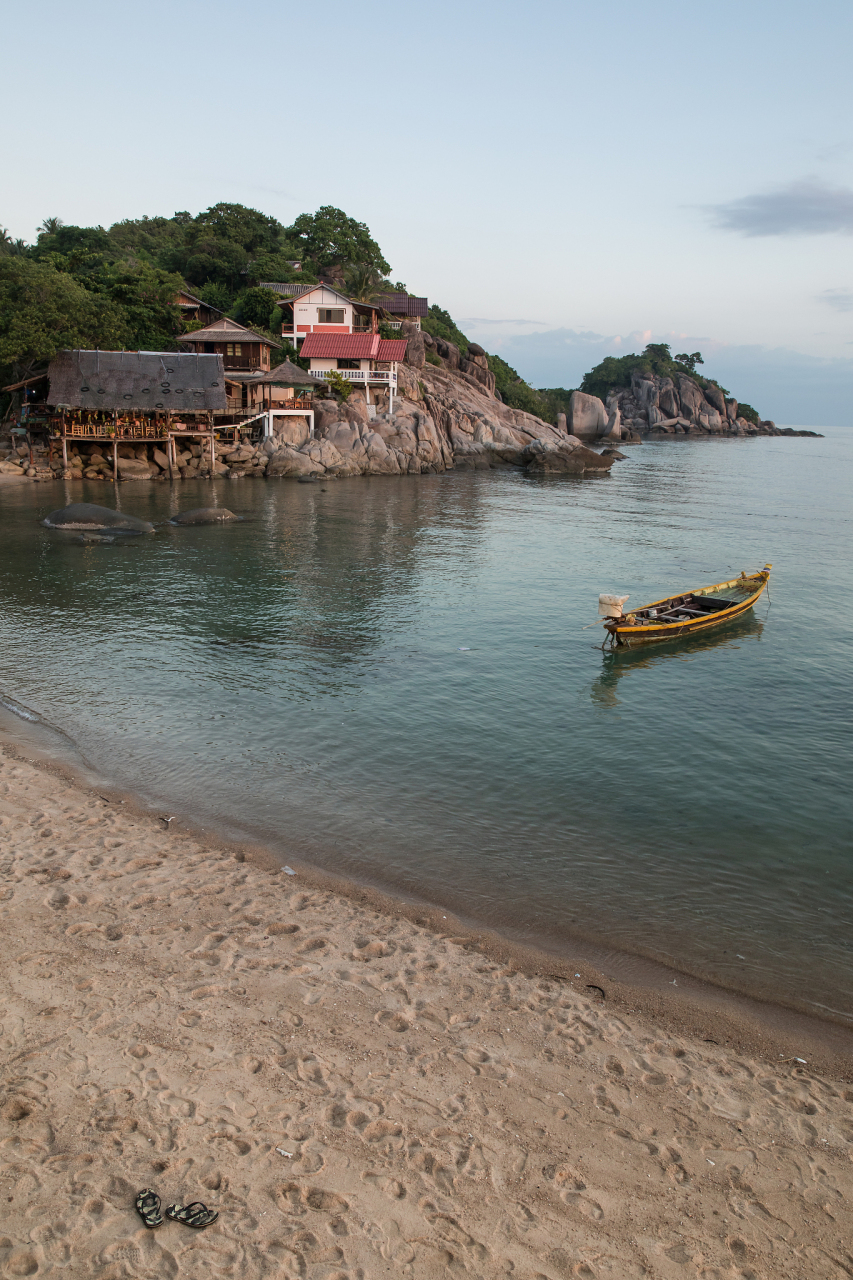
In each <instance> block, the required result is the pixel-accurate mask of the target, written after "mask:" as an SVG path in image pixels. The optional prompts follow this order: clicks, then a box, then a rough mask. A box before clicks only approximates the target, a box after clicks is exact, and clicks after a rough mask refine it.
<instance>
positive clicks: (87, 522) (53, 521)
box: [42, 502, 154, 533]
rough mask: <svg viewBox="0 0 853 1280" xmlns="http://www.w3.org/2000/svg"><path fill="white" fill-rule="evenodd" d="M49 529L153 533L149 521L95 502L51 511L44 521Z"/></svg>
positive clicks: (79, 503) (75, 504)
mask: <svg viewBox="0 0 853 1280" xmlns="http://www.w3.org/2000/svg"><path fill="white" fill-rule="evenodd" d="M42 523H43V524H45V525H47V527H48V529H119V530H121V531H123V532H124V533H153V532H154V526H153V524H151V522H150V521H149V520H138V519H137V518H136V516H127V515H125V514H124V512H123V511H113V510H112V508H111V507H99V506H96V504H95V503H94V502H72V503H71V506H70V507H63V508H62V510H61V511H51V513H50V515H49V516H47V517H46V518H45V519H44V520H43V521H42Z"/></svg>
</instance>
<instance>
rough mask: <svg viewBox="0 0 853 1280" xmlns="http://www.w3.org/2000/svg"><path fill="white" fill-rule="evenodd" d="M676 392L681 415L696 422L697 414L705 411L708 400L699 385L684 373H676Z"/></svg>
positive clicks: (697, 419)
mask: <svg viewBox="0 0 853 1280" xmlns="http://www.w3.org/2000/svg"><path fill="white" fill-rule="evenodd" d="M678 394H679V397H680V399H681V412H682V415H683V416H684V417H685V418H687V419H688V420H689V421H690V422H698V421H699V415H700V414H701V413H703V412H704V413H707V411H708V402H707V401H706V399H705V397H704V396H703V395H702V389H701V387H700V386H699V384H698V383H696V382H694V381H693V379H692V378H688V377H687V375H686V374H684V373H681V374H679V375H678Z"/></svg>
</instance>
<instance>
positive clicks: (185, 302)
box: [175, 289, 223, 324]
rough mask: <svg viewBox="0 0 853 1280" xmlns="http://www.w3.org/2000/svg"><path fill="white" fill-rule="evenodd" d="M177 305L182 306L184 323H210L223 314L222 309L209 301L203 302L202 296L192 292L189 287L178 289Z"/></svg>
mask: <svg viewBox="0 0 853 1280" xmlns="http://www.w3.org/2000/svg"><path fill="white" fill-rule="evenodd" d="M175 306H176V307H180V310H181V317H182V319H183V321H184V324H192V323H195V324H199V323H201V324H210V323H211V322H212V321H214V320H218V319H219V317H220V316H221V315H223V312H222V311H218V310H217V308H216V307H212V306H210V304H209V303H207V302H202V300H201V298H197V297H196V296H195V294H194V293H190V291H189V289H179V290H178V292H177V293H176V294H175Z"/></svg>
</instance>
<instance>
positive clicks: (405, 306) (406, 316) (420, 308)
mask: <svg viewBox="0 0 853 1280" xmlns="http://www.w3.org/2000/svg"><path fill="white" fill-rule="evenodd" d="M376 305H377V307H381V308H382V310H383V311H387V312H389V314H390V315H392V316H395V317H399V318H398V319H395V320H392V321H391V327H392V328H393V329H399V328H400V325H401V324H402V322H403V320H413V321H414V322H415V324H416V325H417V327H418V328H419V329H420V327H421V316H425V315H428V314H429V299H427V298H416V297H415V295H414V294H413V293H402V292H401V291H400V290H396V291H395V292H394V293H380V294H379V295H378V296H377V298H376Z"/></svg>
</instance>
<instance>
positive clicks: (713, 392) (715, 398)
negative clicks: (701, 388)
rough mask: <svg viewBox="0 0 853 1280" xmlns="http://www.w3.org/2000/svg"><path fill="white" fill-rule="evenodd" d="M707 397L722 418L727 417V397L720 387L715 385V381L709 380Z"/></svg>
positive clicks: (706, 390) (706, 391)
mask: <svg viewBox="0 0 853 1280" xmlns="http://www.w3.org/2000/svg"><path fill="white" fill-rule="evenodd" d="M705 399H706V400H707V401H708V404H711V405H713V406H714V408H715V409H716V410H717V413H718V414H719V415H720V417H721V418H725V417H726V416H727V415H726V400H725V397H724V395H723V393H722V391H721V390H720V388H719V387H717V386H715V385H714V383H713V382H709V383H708V385H707V387H706V388H705Z"/></svg>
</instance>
